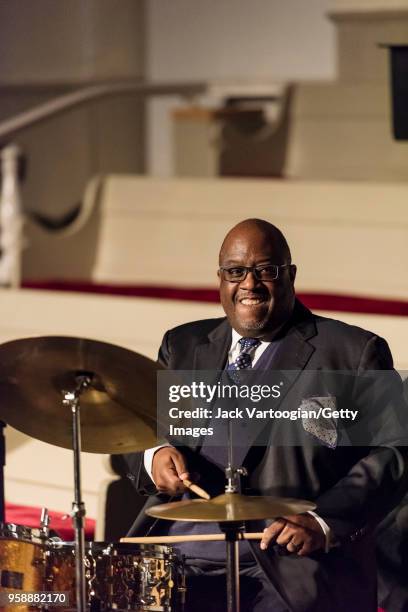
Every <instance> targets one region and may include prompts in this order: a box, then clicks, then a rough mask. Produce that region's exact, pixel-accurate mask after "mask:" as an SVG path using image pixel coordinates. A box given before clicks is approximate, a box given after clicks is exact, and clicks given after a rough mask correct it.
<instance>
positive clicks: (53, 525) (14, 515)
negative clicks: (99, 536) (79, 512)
mask: <svg viewBox="0 0 408 612" xmlns="http://www.w3.org/2000/svg"><path fill="white" fill-rule="evenodd" d="M49 514H50V519H51V521H50V529H52V530H54V531H57V532H58V535H59V536H60V537H61V538H62V539H63V540H65V541H66V542H71V541H73V540H74V539H75V535H74V529H73V527H72V519H71V517H68V518H66V519H64V520H63V518H62V517H63V516H64V514H63V512H57V511H55V510H50V511H49ZM40 516H41V508H33V507H31V506H19V505H17V504H10V503H6V523H15V524H16V525H25V526H26V527H39V526H40ZM94 535H95V520H94V519H91V518H87V519H86V520H85V538H86V539H87V540H93V539H94Z"/></svg>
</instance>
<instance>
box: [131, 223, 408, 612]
mask: <svg viewBox="0 0 408 612" xmlns="http://www.w3.org/2000/svg"><path fill="white" fill-rule="evenodd" d="M219 265H220V267H219V271H218V275H219V279H220V297H221V303H222V306H223V309H224V311H225V314H226V319H212V320H205V321H198V322H194V323H188V324H186V325H182V326H180V327H178V328H175V329H173V330H171V331H169V332H167V333H166V335H165V337H164V339H163V343H162V346H161V349H160V352H159V361H160V362H161V363H162V364H163V365H165V366H166V367H167V368H169V369H174V370H192V369H194V370H209V369H213V370H222V369H224V368H226V367H227V368H232V369H234V368H236V367H241V366H242V364H243V362H242V359H243V357H242V355H243V354H245V359H244V361H245V364H244V366H242V367H245V368H247V367H248V364H249V367H251V368H253V369H256V368H257V367H258V368H262V369H263V370H267V371H268V370H269V371H272V370H296V371H299V372H304V371H306V370H310V371H317V370H343V371H344V370H346V371H354V372H357V371H359V372H363V371H365V370H386V369H392V357H391V354H390V351H389V349H388V346H387V344H386V342H385V341H384V340H383V339H381V338H379V337H377V336H375V335H374V334H372V333H371V332H368V331H365V330H362V329H360V328H357V327H353V326H349V325H346V324H344V323H341V322H338V321H334V320H331V319H325V318H323V317H316V316H314V315H313V314H312V313H311V312H310V311H309V310H307V309H306V308H305V307H304V306H303V305H302V304H301V303H300V302H298V301H297V300H296V298H295V290H294V281H295V275H296V267H295V266H294V265H293V264H292V262H291V255H290V250H289V247H288V245H287V242H286V240H285V238H284V236H283V235H282V233H281V232H280V230H278V229H277V228H276V227H275V226H273V225H271V224H270V223H267V222H266V221H262V220H259V219H248V220H246V221H243V222H241V223H239V224H238V225H237V226H235V227H234V228H233V229H232V230H231V231H230V232H229V233H228V234H227V236H226V238H225V240H224V242H223V244H222V247H221V251H220V257H219ZM241 339H245V340H242V342H240V340H241ZM240 359H241V361H240ZM237 364H238V366H237ZM392 385H393V387H394V392H395V388H396V389H397V392H399V387H400V379H399V377H398V375H397V374H396V373H395V377H394V376H392ZM354 395H355V393H354ZM306 397H308V396H306ZM304 399H305V389H304V386H303V383H302V382H300V379H299V381H298V382H297V383H296V382H295V384H294V385H293V387H292V388H290V389H289V391H288V393H287V395H286V397H285V402H286V403H287V404H289V405H291V406H293V407H298V406H299V405H300V404H301V403H302V402H303V401H304ZM351 399H352V401H355V402H356V403H358V398H355V397H354V396H353V397H352V398H351ZM379 413H381V410H380V411H379ZM322 440H323V442H324V438H322ZM221 450H222V449H221ZM220 453H221V454H220ZM240 459H242V462H243V464H244V465H245V466H246V468H247V470H248V477H247V479H246V481H244V483H243V491H244V492H245V493H248V494H261V495H276V496H284V497H297V498H304V499H309V500H313V501H314V502H315V503H316V506H317V507H316V513H306V514H298V515H292V516H287V517H282V518H279V519H276V520H271V521H267V522H266V523H263V524H262V526H261V527H262V528H264V529H265V531H264V535H263V538H262V541H261V542H260V543H259V542H256V543H255V542H251V543H250V544H249V545H248V544H247V545H245V546H242V547H241V556H240V567H241V575H242V581H241V594H242V599H243V605H242V609H243V610H244V612H246V611H248V612H249V611H253V612H266V611H269V610H271V611H274V612H288V611H295V612H311V611H316V612H317V611H318V612H325V611H330V612H335V611H336V612H340V611H342V612H343V611H344V610H348V611H352V612H371V611H372V612H374V611H375V610H376V578H375V576H376V570H375V556H374V548H373V540H372V537H371V533H372V530H373V529H374V527H375V525H376V524H377V523H378V521H379V520H381V518H382V517H383V516H385V514H386V513H387V512H388V511H389V510H390V509H391V508H392V507H393V505H395V503H397V501H398V500H399V499H400V497H401V495H402V494H403V490H404V487H405V479H406V473H407V470H406V460H405V452H404V451H402V450H401V449H398V448H396V447H395V446H392V445H390V444H389V445H388V446H387V447H379V448H378V447H377V448H367V447H363V448H361V447H356V446H353V447H347V448H346V447H341V446H337V445H335V446H334V447H333V445H327V444H325V443H322V444H310V445H308V444H306V445H304V446H298V447H295V448H294V447H290V446H277V445H276V444H274V445H267V446H264V447H255V446H253V447H251V448H247V449H246V452H245V453H244V454H243V455H242V457H241V458H240ZM225 461H226V457H225V453H224V455H223V454H222V452H221V451H220V450H219V449H215V448H212V447H210V446H209V445H208V444H207V443H206V440H201V441H200V443H199V444H198V445H197V447H196V448H193V449H191V448H187V447H177V448H174V447H172V446H164V447H160V448H157V449H150V450H149V451H146V452H145V454H144V457H141V456H140V455H132V456H130V457H128V463H129V466H130V468H131V471H132V473H133V475H134V476H133V477H134V479H135V481H136V482H135V484H136V486H137V487H138V488H139V490H141V491H144V492H145V493H150V494H153V495H152V497H151V498H150V499H149V500H148V502H147V504H146V507H147V506H151V505H154V504H157V503H160V502H162V501H163V500H164V501H167V500H168V498H164V499H163V496H162V495H163V494H165V495H167V496H171V497H174V496H176V498H177V496H181V495H182V494H184V493H185V488H184V486H183V482H182V481H183V480H184V479H185V478H187V477H190V478H192V479H194V478H197V477H198V478H200V485H201V486H203V487H204V488H208V489H209V490H210V493H211V494H212V495H216V494H220V493H222V492H223V484H224V477H223V472H222V469H223V466H224V465H225ZM158 493H159V495H158ZM160 494H161V495H160ZM271 518H272V517H271ZM149 527H150V531H149V533H154V532H155V533H158V532H160V531H161V532H162V533H163V532H164V531H163V530H168V532H169V533H172V534H179V533H198V532H203V531H204V532H205V531H208V526H206V524H204V525H203V524H192V523H182V522H178V523H174V524H170V525H169V524H167V525H165V524H164V522H163V521H154V520H153V519H151V518H149V517H146V516H144V515H141V516H140V517H139V519H138V520H137V521H136V524H135V527H134V529H133V533H135V532H136V531H138V532H139V533H143V532H146V530H147V529H148V528H149ZM246 527H247V530H248V531H259V523H258V524H251V523H248V524H247V525H246ZM210 530H211V531H214V526H211V529H210ZM183 552H184V553H185V554H186V555H187V556H188V557H189V558H190V562H189V565H190V566H191V568H190V569H189V574H191V575H192V576H193V578H192V579H191V581H190V584H191V585H192V587H191V588H190V590H189V592H188V606H187V609H188V610H193V609H194V610H195V612H198V610H201V609H207V610H225V609H226V605H225V599H224V597H225V594H224V593H223V592H222V590H221V589H220V584H219V580H220V578H219V577H220V576H222V578H221V580H222V581H224V582H225V556H224V553H223V548H220V547H219V546H218V544H215V543H214V544H212V545H211V544H209V543H206V545H205V547H203V545H199V544H198V543H196V544H195V545H194V544H192V545H188V546H185V547H184V549H183ZM282 552H285V553H286V554H282ZM209 593H210V594H211V595H210V596H211V601H210V603H209V602H208V599H207V598H208V594H209ZM203 599H204V601H203Z"/></svg>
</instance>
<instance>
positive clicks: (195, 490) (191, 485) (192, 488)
mask: <svg viewBox="0 0 408 612" xmlns="http://www.w3.org/2000/svg"><path fill="white" fill-rule="evenodd" d="M183 485H184V486H185V487H187V489H190V491H193V493H195V494H196V495H198V496H199V497H202V498H203V499H211V498H210V496H209V495H208V493H207V491H204V489H202V488H201V487H199V486H198V485H196V484H194V482H191V480H188V478H185V479H184V480H183Z"/></svg>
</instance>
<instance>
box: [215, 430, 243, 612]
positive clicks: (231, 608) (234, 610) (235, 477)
mask: <svg viewBox="0 0 408 612" xmlns="http://www.w3.org/2000/svg"><path fill="white" fill-rule="evenodd" d="M232 462H233V447H232V423H231V420H230V421H228V465H227V467H226V469H225V476H226V478H227V484H226V486H225V492H226V493H239V492H240V488H241V487H240V477H241V476H246V475H247V470H246V468H244V467H238V468H234V467H233V463H232ZM219 525H220V529H221V531H223V532H224V533H225V545H226V552H227V557H226V558H227V612H239V611H240V602H239V544H238V539H239V535H240V533H241V532H242V531H243V530H244V524H243V523H241V522H236V521H231V522H225V523H219Z"/></svg>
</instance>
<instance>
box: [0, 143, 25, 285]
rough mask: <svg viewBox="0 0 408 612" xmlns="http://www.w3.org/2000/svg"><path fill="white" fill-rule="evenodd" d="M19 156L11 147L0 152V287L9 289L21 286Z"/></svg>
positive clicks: (21, 234) (21, 223)
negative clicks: (0, 182) (0, 179)
mask: <svg viewBox="0 0 408 612" xmlns="http://www.w3.org/2000/svg"><path fill="white" fill-rule="evenodd" d="M20 154H21V151H20V149H19V147H18V146H17V145H15V144H10V145H7V146H6V147H4V148H3V149H2V150H1V151H0V164H1V178H2V184H1V193H0V286H3V287H10V288H12V289H16V288H17V287H19V286H20V285H21V252H22V247H23V222H24V219H23V213H22V208H21V197H20V187H19V180H18V174H19V173H18V168H19V158H20Z"/></svg>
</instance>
